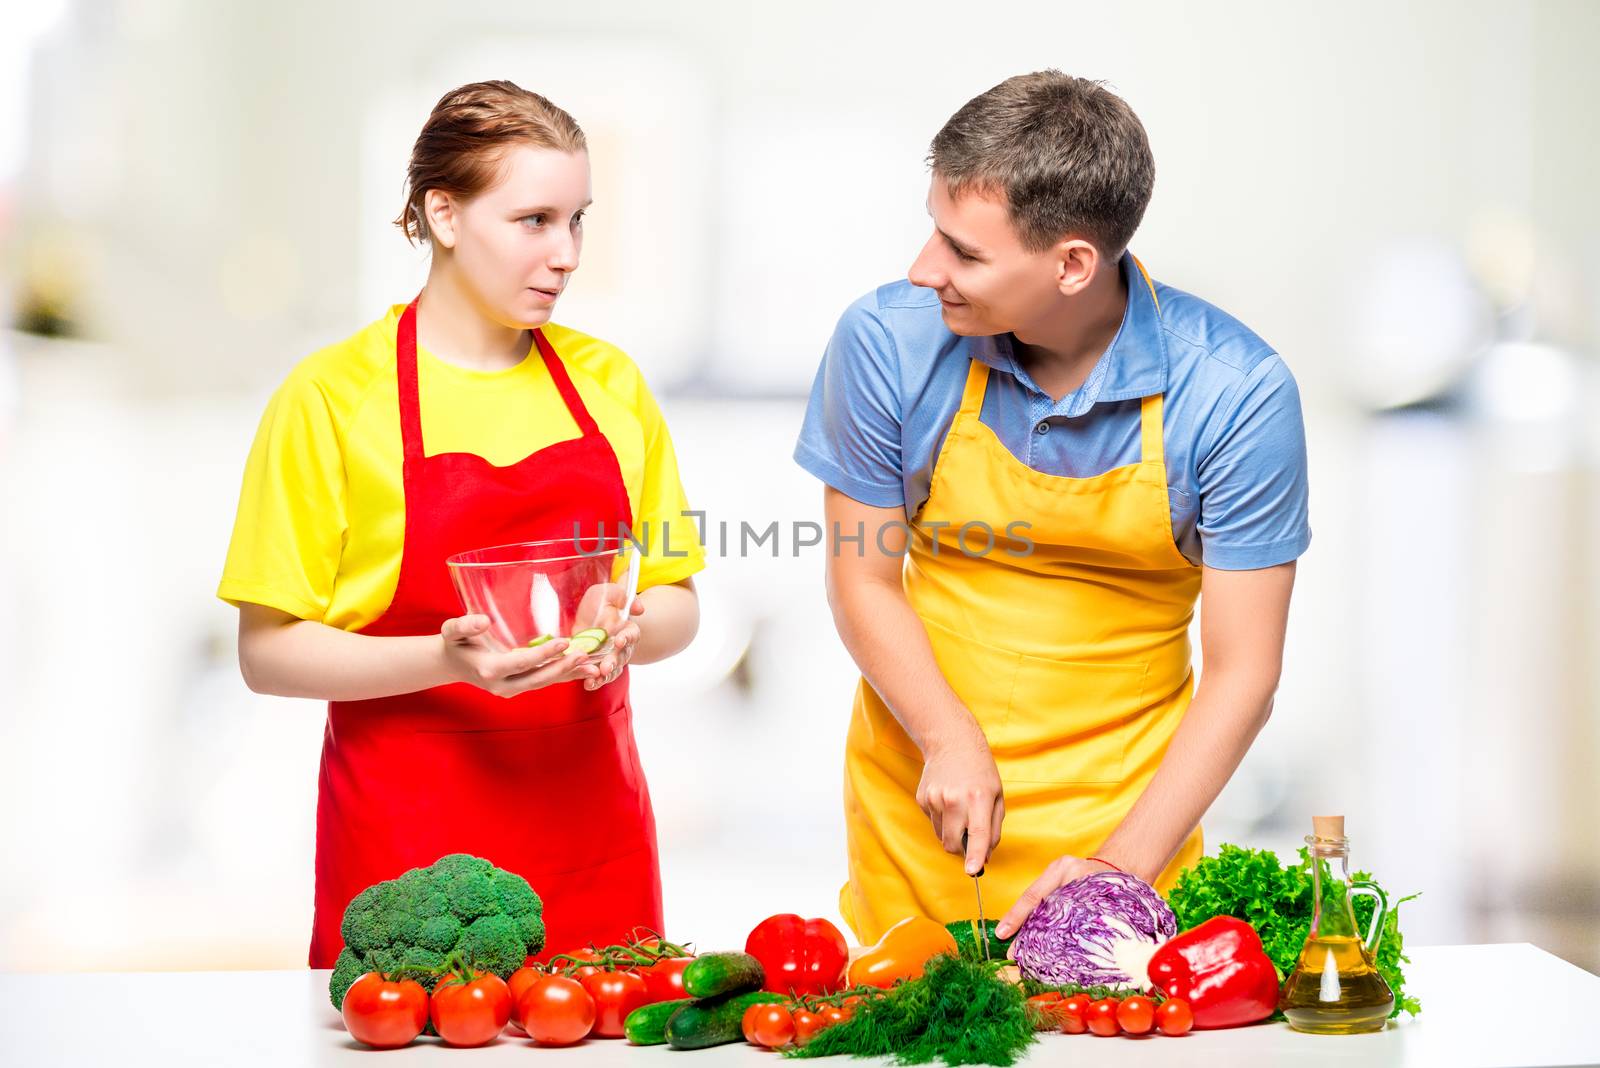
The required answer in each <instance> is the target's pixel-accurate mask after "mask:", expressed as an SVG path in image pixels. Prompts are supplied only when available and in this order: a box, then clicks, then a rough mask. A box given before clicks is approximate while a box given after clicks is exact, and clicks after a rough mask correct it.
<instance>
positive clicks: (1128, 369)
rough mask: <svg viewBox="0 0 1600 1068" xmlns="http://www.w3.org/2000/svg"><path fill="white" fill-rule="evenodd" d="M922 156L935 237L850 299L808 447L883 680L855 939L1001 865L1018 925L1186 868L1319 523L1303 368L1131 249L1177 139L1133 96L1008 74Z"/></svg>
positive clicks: (1265, 688) (856, 848) (874, 692)
mask: <svg viewBox="0 0 1600 1068" xmlns="http://www.w3.org/2000/svg"><path fill="white" fill-rule="evenodd" d="M929 162H930V164H931V167H932V181H931V184H930V188H929V193H928V211H929V214H930V215H931V216H932V218H933V225H934V232H933V235H932V236H931V237H930V238H929V240H928V243H927V244H926V245H925V246H924V247H923V249H922V252H921V254H920V255H919V256H918V257H917V259H916V262H915V263H913V264H912V266H911V270H910V277H909V281H899V282H892V283H890V284H888V285H885V286H882V287H881V288H879V289H878V290H876V291H875V292H873V293H870V294H868V295H867V296H865V297H863V298H862V299H861V300H859V301H857V302H856V303H855V304H853V305H851V307H850V308H849V309H848V310H847V311H846V312H845V314H844V316H843V318H842V319H841V320H840V322H839V326H838V328H837V330H836V331H835V333H834V336H833V339H832V341H831V342H830V343H829V346H828V350H827V353H826V354H825V356H824V357H823V361H822V367H821V369H820V371H819V372H818V375H817V380H816V385H815V387H814V389H813V391H812V395H811V402H810V407H809V408H808V410H807V412H806V419H805V425H804V428H803V430H802V431H801V435H800V442H799V445H798V447H797V448H796V450H795V458H796V460H797V461H798V462H799V463H800V464H801V466H803V467H804V468H806V470H808V471H810V472H812V473H813V474H815V475H816V476H817V477H818V478H820V479H822V481H823V482H824V483H826V487H825V490H824V500H825V507H826V512H827V519H828V522H829V525H830V528H832V529H833V530H834V531H835V532H836V535H837V536H838V538H839V540H838V542H837V543H836V546H835V551H833V552H832V553H830V555H829V560H828V573H827V579H828V596H829V601H830V604H831V605H832V608H833V613H834V619H835V622H836V624H837V626H838V629H839V634H840V637H841V638H842V639H843V640H844V643H845V645H846V647H848V649H849V650H850V652H851V654H852V656H854V658H855V660H856V663H857V665H859V667H860V668H861V672H862V675H863V680H862V683H861V685H860V686H859V687H858V689H857V693H856V699H855V709H854V714H853V717H852V721H851V726H850V732H849V739H848V744H847V752H846V762H845V775H846V783H845V817H846V822H847V826H848V832H849V835H848V837H849V863H850V881H849V883H848V884H847V885H846V886H845V888H844V890H843V892H842V893H841V897H840V904H841V909H842V910H843V913H844V916H845V917H846V919H847V920H848V921H849V922H850V925H851V926H852V927H853V928H854V929H855V932H856V934H857V936H858V937H859V938H860V939H861V940H862V941H863V942H871V941H874V940H876V939H877V938H878V937H879V935H881V934H882V932H883V931H884V929H885V928H887V927H888V926H889V925H891V924H893V923H895V922H896V921H898V920H900V919H901V918H903V917H905V916H908V915H926V916H931V917H933V918H935V919H938V920H941V921H949V920H954V919H957V918H963V917H970V916H971V915H972V914H973V887H972V881H971V879H970V878H969V876H971V875H974V874H976V873H977V872H979V871H980V870H983V869H985V868H986V869H987V870H986V874H985V889H986V890H987V891H988V892H989V894H992V895H993V896H994V899H995V900H997V901H1003V902H1004V903H1007V904H1009V903H1011V902H1015V905H1014V906H1013V907H1011V909H1010V910H1009V911H1008V912H1006V913H1005V915H1004V917H1003V918H1002V921H1001V934H1002V936H1004V935H1007V934H1009V933H1011V932H1013V931H1015V929H1016V928H1017V927H1018V926H1019V925H1020V924H1021V922H1022V921H1023V920H1024V919H1025V918H1026V917H1027V916H1028V914H1029V913H1030V912H1031V911H1032V910H1033V908H1034V906H1036V905H1037V904H1038V902H1039V901H1041V900H1042V899H1043V898H1044V897H1046V896H1048V894H1049V893H1050V892H1051V891H1052V890H1054V889H1055V888H1057V887H1058V886H1060V885H1062V884H1063V883H1066V882H1069V881H1071V880H1073V879H1075V878H1078V877H1080V876H1083V875H1087V874H1090V873H1092V872H1095V871H1108V870H1112V869H1118V870H1122V871H1126V872H1129V873H1131V874H1134V875H1137V876H1138V877H1140V878H1141V879H1145V880H1147V881H1149V882H1151V883H1153V884H1155V886H1156V887H1157V888H1158V889H1161V890H1163V891H1164V890H1166V889H1167V888H1168V887H1170V886H1171V884H1172V882H1173V881H1174V879H1175V878H1176V875H1177V873H1178V871H1179V870H1180V869H1181V868H1183V867H1184V866H1186V865H1188V864H1191V863H1193V862H1194V861H1195V860H1196V859H1197V858H1198V857H1199V856H1200V854H1201V838H1200V830H1199V821H1200V817H1201V816H1202V814H1203V813H1204V812H1205V810H1206V808H1207V806H1209V805H1210V804H1211V802H1212V801H1213V800H1214V799H1215V798H1216V796H1217V794H1218V792H1220V791H1221V789H1222V787H1223V785H1224V784H1225V783H1226V782H1227V781H1228V778H1229V776H1231V775H1232V774H1233V771H1234V769H1235V768H1236V767H1237V766H1238V764H1239V761H1240V759H1241V758H1242V757H1243V756H1244V753H1245V751H1246V750H1247V749H1248V748H1249V746H1250V743H1251V742H1252V741H1253V740H1254V738H1255V736H1256V733H1257V732H1258V731H1259V730H1260V729H1261V727H1262V725H1263V724H1264V723H1265V722H1266V720H1267V716H1268V715H1269V713H1270V711H1271V708H1272V698H1273V692H1274V691H1275V689H1276V687H1277V682H1278V675H1279V668H1280V663H1281V659H1282V652H1283V640H1284V628H1285V625H1286V621H1287V616H1288V609H1289V594H1290V590H1291V588H1292V586H1293V584H1294V569H1295V560H1296V558H1298V557H1299V556H1300V554H1301V553H1303V552H1304V551H1305V549H1306V547H1307V545H1308V544H1309V542H1310V538H1311V535H1310V529H1309V527H1308V524H1307V507H1306V497H1307V491H1306V456H1305V433H1304V427H1303V424H1302V422H1301V415H1300V400H1299V394H1298V392H1297V390H1296V388H1295V383H1294V379H1293V378H1292V377H1291V376H1290V374H1289V371H1288V368H1286V367H1285V366H1284V364H1283V362H1282V360H1280V359H1279V357H1278V356H1277V354H1276V353H1275V352H1274V351H1273V350H1272V348H1271V346H1269V345H1268V344H1267V343H1266V342H1264V341H1262V340H1261V339H1260V338H1259V337H1257V336H1256V335H1255V334H1253V333H1251V332H1250V330H1248V329H1247V328H1246V327H1244V326H1243V325H1242V324H1241V323H1239V322H1238V321H1237V320H1235V319H1234V318H1233V317H1232V316H1230V315H1228V314H1227V313H1226V312H1223V311H1221V310H1220V309H1218V308H1216V307H1214V306H1212V305H1210V304H1207V303H1206V302H1204V301H1202V300H1200V299H1198V298H1196V297H1193V296H1191V295H1189V294H1187V293H1184V292H1182V291H1180V290H1177V289H1173V288H1172V287H1170V286H1166V285H1161V284H1159V283H1155V282H1153V281H1152V280H1151V279H1150V277H1149V276H1148V275H1147V274H1146V273H1145V271H1144V268H1143V266H1142V265H1141V264H1140V263H1139V261H1138V260H1136V259H1135V258H1134V257H1133V256H1132V255H1131V254H1130V253H1129V252H1128V251H1127V248H1128V243H1129V241H1130V240H1131V238H1132V237H1133V234H1134V231H1135V230H1136V229H1137V228H1138V225H1139V221H1140V219H1141V218H1142V216H1143V215H1144V210H1145V206H1146V205H1147V204H1148V202H1149V199H1150V192H1151V188H1152V185H1153V182H1154V172H1155V167H1154V162H1153V160H1152V157H1151V154H1150V147H1149V143H1148V141H1147V140H1146V138H1145V132H1144V128H1143V126H1142V125H1141V124H1140V122H1139V120H1138V118H1137V117H1136V116H1135V115H1134V114H1133V112H1132V110H1131V109H1130V108H1129V107H1128V105H1127V104H1126V103H1125V102H1124V101H1122V100H1121V99H1120V98H1118V97H1117V96H1115V95H1113V94H1112V93H1110V92H1109V91H1107V90H1106V89H1105V88H1104V87H1103V86H1101V85H1099V84H1098V83H1095V82H1091V81H1087V80H1084V79H1081V78H1072V77H1068V76H1066V75H1064V74H1061V73H1060V72H1057V71H1045V72H1042V73H1037V74H1028V75H1022V76H1020V77H1016V78H1011V79H1009V80H1007V81H1005V82H1002V83H1001V84H1000V85H997V86H995V87H994V88H993V89H991V90H989V91H988V92H986V93H984V94H982V95H981V96H978V97H977V98H975V99H973V100H972V101H970V102H969V103H967V104H966V106H964V107H963V108H961V110H960V111H958V112H956V114H955V115H954V116H953V117H952V118H951V119H950V121H949V122H947V123H946V124H945V126H944V128H943V129H942V130H940V131H939V134H938V136H937V137H935V138H934V140H933V145H932V149H931V151H930V153H929ZM863 532H864V533H865V536H864V537H858V535H860V534H862V533H863ZM1201 596H1203V597H1204V602H1205V613H1204V615H1203V617H1202V626H1201V640H1202V646H1203V653H1204V662H1205V674H1204V676H1203V677H1202V678H1201V680H1200V682H1199V685H1198V687H1196V686H1195V685H1194V673H1193V669H1192V667H1191V664H1190V649H1189V639H1188V632H1189V624H1190V622H1191V620H1192V618H1193V615H1194V607H1195V603H1196V600H1197V598H1199V597H1201ZM1191 697H1192V700H1191ZM930 822H931V823H932V829H931V833H930V829H929V823H930ZM947 854H955V855H957V856H962V857H964V861H965V863H964V865H963V864H962V863H960V862H958V861H956V860H953V859H951V858H950V856H948V855H947ZM986 896H987V895H986Z"/></svg>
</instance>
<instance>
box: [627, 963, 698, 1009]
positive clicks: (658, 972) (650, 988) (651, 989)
mask: <svg viewBox="0 0 1600 1068" xmlns="http://www.w3.org/2000/svg"><path fill="white" fill-rule="evenodd" d="M693 961H694V958H693V957H662V958H661V959H660V960H658V961H656V962H655V963H654V964H648V965H645V966H643V967H641V968H640V969H639V973H640V974H641V975H643V976H644V986H645V996H646V997H647V998H648V999H649V1004H654V1003H656V1002H658V1001H679V1000H682V999H683V998H686V997H688V996H689V995H688V993H687V992H686V991H685V990H684V989H683V972H684V969H685V968H687V967H689V965H690V963H692V962H693Z"/></svg>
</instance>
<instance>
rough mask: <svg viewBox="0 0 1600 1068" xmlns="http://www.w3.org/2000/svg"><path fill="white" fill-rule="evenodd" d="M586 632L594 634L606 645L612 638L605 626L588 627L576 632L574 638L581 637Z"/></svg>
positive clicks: (597, 639) (595, 637)
mask: <svg viewBox="0 0 1600 1068" xmlns="http://www.w3.org/2000/svg"><path fill="white" fill-rule="evenodd" d="M585 634H589V635H593V636H594V639H595V640H596V641H598V642H599V643H600V644H601V645H604V644H605V643H606V642H608V641H610V640H611V635H609V634H607V633H606V629H605V628H604V627H586V628H584V629H583V630H580V631H579V632H578V633H576V634H574V635H573V638H575V639H576V638H581V637H583V636H584V635H585Z"/></svg>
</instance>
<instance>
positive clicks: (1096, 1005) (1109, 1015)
mask: <svg viewBox="0 0 1600 1068" xmlns="http://www.w3.org/2000/svg"><path fill="white" fill-rule="evenodd" d="M1120 1004H1121V1002H1119V1001H1118V1000H1117V999H1116V998H1101V999H1100V1000H1099V1001H1095V1002H1091V1003H1090V1004H1089V1011H1088V1013H1087V1014H1086V1017H1085V1022H1086V1023H1087V1024H1088V1025H1089V1030H1090V1031H1093V1032H1094V1033H1095V1034H1097V1035H1099V1036H1100V1037H1101V1038H1109V1037H1111V1036H1112V1035H1115V1034H1119V1033H1120V1032H1121V1031H1122V1025H1121V1024H1119V1023H1117V1007H1118V1006H1119V1005H1120Z"/></svg>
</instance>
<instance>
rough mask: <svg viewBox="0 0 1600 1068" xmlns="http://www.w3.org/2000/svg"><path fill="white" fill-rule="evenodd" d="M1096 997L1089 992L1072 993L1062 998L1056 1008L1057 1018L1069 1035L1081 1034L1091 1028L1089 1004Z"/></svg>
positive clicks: (1092, 1002)
mask: <svg viewBox="0 0 1600 1068" xmlns="http://www.w3.org/2000/svg"><path fill="white" fill-rule="evenodd" d="M1092 1004H1094V999H1093V998H1091V997H1090V996H1089V995H1088V994H1070V995H1068V996H1067V997H1064V998H1062V999H1061V1005H1060V1006H1059V1007H1058V1008H1057V1009H1056V1019H1057V1020H1058V1021H1059V1022H1060V1024H1061V1030H1062V1031H1063V1032H1064V1033H1066V1034H1069V1035H1081V1034H1083V1033H1084V1032H1085V1031H1087V1030H1089V1006H1090V1005H1092Z"/></svg>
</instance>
